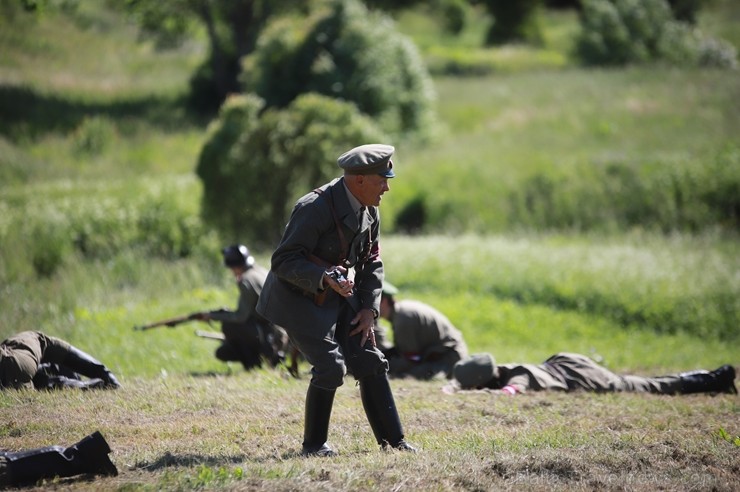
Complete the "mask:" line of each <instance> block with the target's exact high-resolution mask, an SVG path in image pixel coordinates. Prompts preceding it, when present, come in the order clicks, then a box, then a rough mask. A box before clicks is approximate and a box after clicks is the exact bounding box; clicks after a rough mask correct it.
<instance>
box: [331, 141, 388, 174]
mask: <svg viewBox="0 0 740 492" xmlns="http://www.w3.org/2000/svg"><path fill="white" fill-rule="evenodd" d="M395 150H396V149H395V147H393V146H392V145H384V144H367V145H360V146H359V147H355V148H354V149H352V150H348V151H347V152H345V153H344V154H342V155H340V156H339V159H337V164H339V167H341V168H342V169H344V171H345V172H346V173H347V174H379V175H381V176H384V177H386V178H392V177H394V176H395V173H394V172H393V161H392V160H391V156H392V155H393V152H394V151H395Z"/></svg>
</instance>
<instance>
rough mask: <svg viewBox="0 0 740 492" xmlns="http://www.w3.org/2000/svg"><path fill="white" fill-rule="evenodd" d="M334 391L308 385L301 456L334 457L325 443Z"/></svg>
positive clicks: (334, 454)
mask: <svg viewBox="0 0 740 492" xmlns="http://www.w3.org/2000/svg"><path fill="white" fill-rule="evenodd" d="M335 393H336V390H327V389H323V388H319V387H318V386H314V385H313V384H309V385H308V391H307V392H306V414H305V423H304V427H303V449H302V450H301V454H302V455H303V456H322V457H328V456H336V453H335V452H334V450H333V449H331V448H330V447H329V445H328V444H327V443H326V440H327V437H328V435H329V420H330V419H331V409H332V406H333V405H334V395H335Z"/></svg>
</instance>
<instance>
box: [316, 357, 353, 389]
mask: <svg viewBox="0 0 740 492" xmlns="http://www.w3.org/2000/svg"><path fill="white" fill-rule="evenodd" d="M311 373H312V377H311V384H313V385H314V386H318V387H319V388H323V389H327V390H333V389H337V388H338V387H340V386H341V385H342V384H343V383H344V376H345V375H346V374H347V368H346V367H345V365H344V364H342V363H336V364H332V365H331V366H328V367H325V368H317V367H316V366H314V368H313V369H312V370H311Z"/></svg>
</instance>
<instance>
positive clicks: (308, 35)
mask: <svg viewBox="0 0 740 492" xmlns="http://www.w3.org/2000/svg"><path fill="white" fill-rule="evenodd" d="M244 73H245V74H246V76H245V78H244V87H245V92H254V93H256V94H257V95H259V96H260V97H261V98H263V99H264V100H265V103H266V106H267V107H280V108H282V107H286V106H287V105H289V104H290V103H291V102H292V101H293V100H295V99H296V98H297V97H299V96H300V95H301V94H305V93H309V92H315V93H318V94H322V95H324V96H327V97H331V98H335V99H341V100H344V101H348V102H350V103H353V104H355V105H356V106H357V108H358V109H359V110H360V111H361V112H362V113H364V114H366V115H368V116H370V117H371V118H373V119H374V120H375V121H376V122H377V124H378V125H379V126H380V128H381V129H382V130H383V131H384V132H386V133H388V134H391V135H400V134H406V135H409V134H415V135H420V136H423V135H426V134H428V133H429V132H430V131H431V129H432V128H433V125H434V111H433V110H434V97H435V96H434V89H433V85H432V81H431V78H430V76H429V74H428V72H427V70H426V67H425V66H424V63H423V61H422V59H421V56H420V55H419V53H418V51H417V50H416V47H415V46H414V44H413V43H412V42H411V40H409V39H407V38H406V37H404V36H402V35H401V34H400V33H399V32H398V31H397V30H396V29H395V27H394V25H393V22H392V21H391V20H390V19H389V18H387V17H385V16H383V15H382V14H380V13H379V12H370V11H368V10H367V9H366V8H365V7H364V6H363V5H362V4H361V3H360V2H358V1H356V0H337V1H334V2H331V3H330V8H329V9H328V10H321V11H319V12H318V13H316V14H314V16H313V17H311V18H309V19H308V20H306V19H304V18H300V19H283V20H281V21H279V22H275V23H273V25H272V26H271V27H270V28H268V29H267V30H266V31H265V32H264V33H263V35H262V36H261V38H260V40H259V43H258V48H257V50H256V51H255V53H254V54H253V55H251V56H249V57H247V59H246V60H245V68H244Z"/></svg>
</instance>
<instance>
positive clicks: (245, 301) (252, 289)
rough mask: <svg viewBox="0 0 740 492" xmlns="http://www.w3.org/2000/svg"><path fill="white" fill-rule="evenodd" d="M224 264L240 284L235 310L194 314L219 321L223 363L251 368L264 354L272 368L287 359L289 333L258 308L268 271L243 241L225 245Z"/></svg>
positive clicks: (201, 318) (223, 252)
mask: <svg viewBox="0 0 740 492" xmlns="http://www.w3.org/2000/svg"><path fill="white" fill-rule="evenodd" d="M221 253H222V254H223V259H224V265H225V266H226V267H227V268H229V269H230V270H231V272H232V273H233V274H234V278H235V279H236V285H237V286H238V287H239V302H238V305H237V308H236V310H235V311H232V310H228V309H217V310H214V311H205V312H201V313H196V314H195V315H193V318H194V319H198V320H201V321H210V320H214V321H220V322H221V331H222V332H223V335H224V340H223V342H222V343H221V345H220V346H219V347H218V348H217V349H216V354H215V355H216V358H217V359H219V360H222V361H224V362H228V361H238V362H241V363H242V365H243V366H244V369H246V370H250V369H254V368H256V367H260V366H261V365H262V358H263V357H264V358H265V359H266V360H267V361H268V362H269V363H270V365H271V366H272V367H275V366H277V365H278V364H279V363H281V362H283V361H284V359H285V352H284V350H285V345H286V343H287V334H286V333H285V331H284V330H283V329H282V328H280V327H279V326H275V325H274V324H272V323H270V322H269V321H268V320H266V319H265V318H263V317H262V316H260V315H259V313H257V311H256V309H255V308H256V307H257V300H258V299H259V297H260V294H261V293H262V286H263V285H264V283H265V277H267V270H266V269H265V268H263V267H261V266H259V265H257V264H256V263H255V261H254V257H253V256H252V255H251V254H249V249H247V247H246V246H244V245H243V244H234V245H231V246H228V247H226V248H224V249H223V250H222V252H221Z"/></svg>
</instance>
